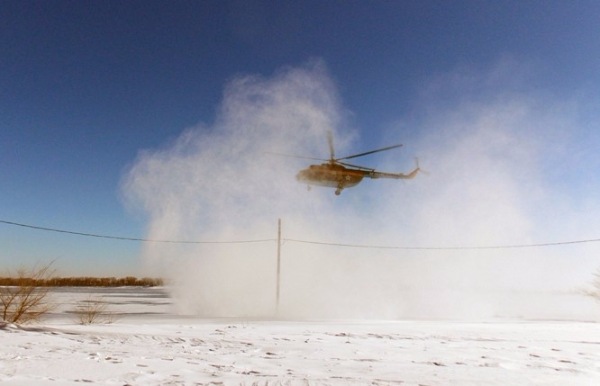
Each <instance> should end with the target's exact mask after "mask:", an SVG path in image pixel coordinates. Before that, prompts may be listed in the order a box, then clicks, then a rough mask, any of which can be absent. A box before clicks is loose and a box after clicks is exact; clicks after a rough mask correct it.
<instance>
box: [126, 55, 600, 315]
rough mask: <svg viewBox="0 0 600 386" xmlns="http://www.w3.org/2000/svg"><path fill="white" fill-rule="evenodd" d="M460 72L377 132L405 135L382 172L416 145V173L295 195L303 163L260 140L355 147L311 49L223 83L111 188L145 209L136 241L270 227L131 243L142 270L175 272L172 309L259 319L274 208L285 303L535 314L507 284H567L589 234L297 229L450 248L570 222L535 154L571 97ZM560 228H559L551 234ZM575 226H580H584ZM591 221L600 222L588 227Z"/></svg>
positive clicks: (269, 282)
mask: <svg viewBox="0 0 600 386" xmlns="http://www.w3.org/2000/svg"><path fill="white" fill-rule="evenodd" d="M475 78H476V79H480V80H481V79H482V78H485V79H486V82H484V83H485V87H484V88H487V89H498V88H500V89H502V76H500V75H499V72H498V71H496V70H494V71H491V75H489V78H486V75H485V73H483V74H479V75H478V77H475ZM469 79H470V80H468V81H465V80H464V79H463V78H461V77H457V76H455V75H452V76H448V77H447V79H437V80H436V86H435V87H431V88H429V90H430V91H431V90H432V89H433V90H435V91H439V90H442V91H444V89H452V90H456V89H457V86H458V89H463V90H466V92H465V94H464V95H461V96H460V97H459V98H457V97H454V98H453V101H454V103H448V102H447V100H445V101H444V103H443V106H442V105H440V104H439V103H436V99H435V98H424V101H426V102H427V103H428V106H435V105H436V104H437V107H438V108H437V109H430V108H422V110H421V111H423V112H426V113H427V114H428V115H427V116H426V117H424V118H423V117H421V118H420V119H415V121H414V122H409V121H399V122H398V124H397V125H392V127H391V129H390V130H389V131H388V132H385V133H381V135H382V137H388V138H395V139H400V140H402V137H403V136H404V134H408V133H407V132H406V130H405V128H406V127H408V126H411V131H412V133H411V134H410V136H409V137H410V138H411V139H414V140H415V142H414V143H405V148H404V150H403V151H404V152H405V153H403V154H402V155H400V156H399V155H398V154H390V153H391V152H390V153H386V154H382V158H381V159H382V161H381V162H382V164H381V166H382V169H383V170H386V171H408V170H409V169H410V168H411V166H412V165H411V158H410V157H412V156H413V155H419V156H420V158H421V163H422V166H423V167H424V168H425V169H427V170H428V171H429V172H430V174H429V175H428V176H419V177H418V178H417V179H415V180H410V181H406V182H405V181H395V180H375V181H369V180H366V181H364V182H363V183H362V184H361V185H359V186H358V187H356V188H352V189H348V190H345V191H344V192H343V193H342V195H341V196H340V197H336V196H335V195H334V194H333V190H331V189H325V188H315V189H313V190H312V191H310V192H308V191H307V190H306V188H305V187H304V186H302V185H301V184H299V183H297V182H296V181H295V179H294V175H295V174H296V172H297V171H298V170H299V169H301V168H302V167H305V166H306V165H307V164H308V163H310V162H311V161H304V160H298V159H294V158H282V157H276V156H273V155H269V154H266V153H267V152H278V153H288V154H298V155H307V156H313V157H325V158H326V157H327V156H328V148H327V143H326V132H327V131H328V130H331V131H333V133H334V137H335V141H336V150H337V154H344V153H348V151H347V150H350V145H351V144H356V143H360V141H356V139H357V137H358V136H357V133H356V132H355V131H353V130H349V129H348V128H347V127H348V126H347V121H346V119H345V116H346V112H345V111H344V109H343V106H342V104H341V102H340V101H339V97H338V95H337V92H336V89H335V85H334V84H333V83H332V81H331V79H330V77H329V76H328V74H327V71H326V69H325V68H324V65H323V64H322V63H321V62H313V63H310V64H308V65H305V66H302V67H297V68H286V69H282V70H281V71H279V72H278V73H276V74H275V75H273V76H272V77H268V78H265V77H259V76H242V77H238V78H236V79H234V80H233V81H232V82H230V83H229V84H228V85H227V87H226V89H225V93H224V98H223V102H222V107H221V109H220V111H219V114H218V118H217V119H216V121H215V123H214V124H212V125H198V126H197V127H193V128H190V129H188V130H186V131H185V132H184V133H183V134H182V135H181V136H180V137H179V138H178V139H177V140H176V141H174V142H173V143H171V144H168V145H167V146H165V147H164V148H163V149H159V150H155V151H145V152H143V153H141V154H140V156H139V158H138V160H137V162H136V163H135V165H134V166H133V167H132V168H131V170H130V172H129V174H128V176H127V178H126V180H125V183H124V190H125V192H126V194H127V196H128V197H129V200H130V201H131V202H133V203H134V204H135V205H137V206H139V207H141V209H142V210H143V211H144V212H145V213H147V216H148V235H147V237H148V238H150V239H155V240H207V241H225V242H227V241H236V240H262V239H269V240H268V241H265V242H257V243H243V244H229V243H224V244H173V243H171V244H168V243H150V244H147V245H146V247H145V249H144V252H143V255H144V256H143V257H144V261H145V262H146V263H147V265H148V267H149V268H150V269H153V271H150V272H151V273H152V274H159V275H162V276H163V277H165V278H166V279H167V280H168V281H169V282H170V283H172V284H171V288H172V295H173V297H174V298H175V300H176V304H177V305H178V307H179V310H180V312H182V313H189V314H196V315H201V316H213V317H217V316H242V317H258V316H273V315H274V313H275V286H276V275H275V274H276V265H275V264H276V243H275V241H274V239H275V238H276V236H277V233H276V232H277V228H276V226H277V219H278V218H281V219H282V220H283V238H284V239H285V240H286V241H285V242H284V244H283V247H282V255H281V256H282V266H281V300H280V305H279V316H281V317H312V318H322V317H334V318H349V317H351V318H405V317H447V318H448V317H449V318H484V317H493V316H530V317H532V316H535V315H539V312H538V313H537V314H536V311H535V310H533V307H534V306H535V303H537V304H539V301H537V300H524V302H523V303H522V304H519V303H518V302H515V300H516V299H515V296H520V298H519V300H523V296H521V295H515V293H516V292H515V291H522V290H524V289H527V290H549V289H553V290H556V289H559V290H565V289H569V288H572V287H573V286H576V285H578V284H580V283H583V282H582V280H585V279H586V278H587V277H589V276H586V275H588V274H589V275H591V272H592V271H593V270H594V269H595V266H596V265H597V264H598V261H597V260H594V259H595V257H594V254H595V255H597V252H598V248H597V246H595V245H584V246H581V247H577V246H575V247H557V248H553V249H552V248H525V249H518V248H515V249H497V250H495V249H493V250H469V249H434V250H412V249H378V248H349V247H340V246H327V245H320V244H311V243H299V242H297V241H294V240H305V241H322V242H334V243H342V244H360V245H375V246H402V247H425V248H428V247H451V248H460V247H476V246H493V245H499V246H502V245H517V244H530V243H534V242H545V241H556V240H562V237H567V236H569V237H574V238H577V237H578V236H579V235H582V234H581V233H580V232H581V230H582V229H581V228H582V227H581V226H579V222H578V221H579V220H580V219H581V217H580V216H576V215H572V217H571V218H570V219H569V220H564V216H563V218H562V219H556V220H553V219H554V217H553V213H554V209H555V208H560V210H559V211H560V212H561V214H563V215H564V214H565V213H572V212H571V209H572V205H571V204H570V203H569V202H567V203H563V204H561V203H557V202H555V200H556V199H557V197H559V196H561V195H564V194H565V193H564V192H563V191H556V190H554V189H553V188H552V186H549V185H548V179H547V178H546V177H545V172H546V167H547V165H555V164H556V163H555V162H550V163H549V162H547V161H548V159H549V158H552V157H553V156H555V155H560V154H561V150H564V149H560V148H557V147H560V146H556V143H555V141H562V142H559V143H561V144H563V145H564V144H568V143H570V142H569V140H568V138H567V139H566V137H568V135H567V134H565V132H564V131H565V128H567V127H570V125H572V124H573V123H574V120H575V118H574V117H575V116H576V114H575V113H574V112H573V111H572V109H571V108H569V107H568V105H567V104H561V103H557V102H556V101H549V100H548V99H547V98H545V97H541V96H540V95H538V94H534V93H527V92H523V91H522V90H508V91H506V90H504V91H506V92H503V93H500V95H498V94H494V95H491V94H486V93H485V92H483V93H482V90H481V89H476V91H477V92H474V91H473V88H472V87H471V86H472V84H471V83H470V82H472V81H473V79H474V78H473V77H469ZM484 94H485V95H484ZM443 97H444V92H442V93H441V95H440V98H443ZM438 102H439V101H438ZM429 103H431V104H429ZM415 130H416V133H417V134H415ZM407 136H408V135H407ZM384 145H385V144H384ZM354 149H355V150H357V151H362V150H368V149H364V148H361V147H360V146H359V145H356V146H354ZM549 149H551V150H549ZM555 176H556V174H555ZM587 214H588V219H591V218H592V217H593V216H590V214H589V213H587ZM563 220H564V221H563ZM561 222H562V223H561ZM564 227H570V228H572V229H573V231H572V232H564ZM589 227H592V225H591V224H589V223H588V228H587V231H588V232H590V233H587V234H592V233H593V232H594V229H591V230H590V228H589ZM595 231H596V232H597V233H596V234H600V229H598V227H596V228H595ZM596 237H597V236H596ZM292 239H293V240H292ZM567 248H569V249H567ZM574 258H576V259H577V260H578V262H577V266H578V268H577V269H573V264H574V263H573V259H574ZM595 264H596V265H595ZM569 268H570V271H567V270H568V269H569ZM561 275H562V276H561ZM545 311H547V309H546V310H545Z"/></svg>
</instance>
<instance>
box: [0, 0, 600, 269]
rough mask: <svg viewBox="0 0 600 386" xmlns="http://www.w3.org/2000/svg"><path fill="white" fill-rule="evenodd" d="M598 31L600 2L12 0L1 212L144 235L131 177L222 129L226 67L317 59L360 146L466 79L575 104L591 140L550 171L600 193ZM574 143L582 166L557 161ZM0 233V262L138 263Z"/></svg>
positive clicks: (577, 192) (5, 27)
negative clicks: (128, 188) (195, 134)
mask: <svg viewBox="0 0 600 386" xmlns="http://www.w3.org/2000/svg"><path fill="white" fill-rule="evenodd" d="M599 36H600V2H598V1H593V0H590V1H554V0H550V1H485V0H478V1H457V2H451V1H426V0H423V1H149V0H144V1H125V2H123V1H27V0H18V1H11V0H4V1H2V2H1V3H0V220H5V221H12V222H17V223H24V224H31V225H37V226H42V227H51V228H58V229H66V230H71V231H77V232H84V233H94V234H104V235H115V236H122V237H133V238H143V237H146V234H147V233H146V226H147V223H146V219H145V217H144V216H143V215H142V214H140V213H138V212H135V211H132V210H130V209H128V207H127V205H125V204H124V202H123V201H124V200H123V194H122V188H121V184H122V180H123V178H124V175H125V173H126V171H127V170H128V169H129V168H130V167H131V165H132V164H134V163H135V162H136V159H137V157H138V155H139V154H140V151H142V150H144V149H160V148H163V147H164V146H167V145H168V144H169V143H172V142H173V141H175V140H176V139H177V138H178V137H179V136H180V135H181V133H182V132H183V131H184V130H185V129H186V128H189V127H194V126H197V125H199V124H200V125H204V126H206V127H208V128H209V127H211V125H213V123H214V122H215V120H217V119H218V111H219V109H220V106H221V103H222V101H223V95H224V90H225V89H226V86H227V85H228V84H229V82H231V80H232V79H235V78H236V77H240V76H243V75H247V74H250V75H253V74H257V75H260V76H263V77H265V78H269V77H271V76H273V74H276V73H277V72H278V71H281V69H282V68H287V67H301V66H304V65H305V64H306V63H308V62H310V61H315V60H317V61H319V62H320V63H322V65H323V66H324V67H325V68H326V73H327V77H328V78H329V79H330V80H331V81H332V83H333V84H334V87H335V89H336V92H337V94H338V96H339V101H340V104H341V105H342V106H343V110H344V111H345V112H346V113H347V116H348V117H347V122H349V123H350V125H351V126H352V127H353V128H354V129H356V131H357V133H358V137H359V138H360V139H359V140H358V141H356V143H355V146H353V147H352V150H356V151H361V150H368V149H369V148H371V147H372V146H379V145H382V144H384V145H385V144H387V143H386V142H385V141H386V140H387V138H393V139H394V140H400V141H402V142H405V143H406V142H408V143H410V141H416V140H417V138H420V139H423V138H435V135H436V130H442V128H440V127H432V126H429V127H426V125H424V124H423V122H428V121H427V120H428V118H427V116H428V114H429V113H430V112H431V111H432V110H431V109H434V108H437V107H439V108H444V107H447V106H452V105H453V104H455V103H457V102H456V101H458V100H461V98H462V97H463V96H464V94H466V93H469V94H470V95H471V96H473V95H477V93H482V94H485V95H490V94H494V93H495V92H496V89H495V88H497V89H498V94H501V93H506V92H507V91H510V92H513V93H523V95H527V96H531V95H536V96H537V97H538V98H539V99H537V100H538V101H540V100H551V101H552V102H551V103H553V104H560V105H561V106H565V105H566V106H570V107H569V108H570V109H572V111H575V112H573V113H569V114H570V115H569V119H573V120H575V121H577V122H579V123H581V126H580V127H579V128H578V133H577V135H575V138H574V139H573V143H574V144H576V146H579V147H578V148H577V149H579V150H577V151H576V152H575V153H572V152H570V151H565V153H564V154H563V158H559V159H554V160H550V161H548V163H547V165H546V167H545V168H544V167H542V168H541V169H542V170H546V171H547V172H548V174H547V175H546V176H545V177H544V178H545V179H546V180H547V181H553V179H554V182H556V183H559V184H565V185H568V187H565V189H564V190H561V191H560V195H562V196H563V197H564V196H566V197H574V196H577V197H584V198H585V199H586V200H588V201H590V200H594V197H593V196H592V193H591V191H592V190H593V189H594V188H597V187H599V186H600V184H598V177H597V176H596V174H595V173H596V172H597V170H598V169H596V168H595V167H596V166H598V165H599V164H598V159H597V158H594V157H595V156H594V155H592V151H591V150H590V146H592V145H593V144H600V141H598V135H597V134H595V133H596V132H598V131H600V128H599V127H598V121H596V120H595V119H596V118H597V117H598V114H597V113H594V112H595V111H596V110H597V108H598V107H599V106H600V105H599V104H598V100H599V98H600V39H599ZM497 73H500V75H498V77H497V78H495V75H497ZM513 75H514V76H513ZM455 82H460V84H458V83H455ZM432 95H433V96H432ZM475 98H476V97H475ZM398 122H404V124H402V125H399V126H398V127H401V129H398V130H397V131H396V132H394V134H393V135H390V133H389V128H390V127H392V126H395V125H398ZM411 123H412V124H414V125H413V126H411V125H410V124H411ZM429 123H431V122H429ZM207 130H208V129H207ZM565 130H568V129H565ZM382 136H385V137H386V139H385V140H381V138H380V137H382ZM584 145H585V146H584ZM581 146H583V147H581ZM581 149H583V150H581ZM408 154H409V155H410V156H412V155H413V154H412V153H408ZM429 156H431V154H429ZM578 156H580V158H578V160H580V161H582V162H583V161H585V165H586V166H585V168H584V169H583V170H578V169H574V170H570V172H569V173H568V174H566V173H565V174H553V172H552V170H555V169H554V168H555V167H557V165H559V164H563V163H565V162H566V163H569V162H568V161H565V160H566V159H567V158H569V159H573V158H577V157H578ZM563 161H564V162H563ZM423 162H427V161H426V160H423ZM430 164H433V162H430ZM569 165H572V166H577V167H579V164H571V163H569ZM409 166H410V164H409ZM432 174H433V175H435V171H432ZM292 178H293V176H292ZM357 189H358V188H357ZM346 193H350V192H349V191H348V192H344V195H345V194H346ZM559 236H560V235H559ZM569 236H572V237H575V238H577V237H579V236H578V234H577V233H575V234H573V235H569ZM581 237H600V234H597V235H595V236H594V235H589V234H588V235H581ZM544 241H552V240H544ZM0 245H1V248H0V249H1V250H0V270H1V269H9V268H10V269H14V267H16V266H19V265H29V264H33V263H35V262H47V261H49V260H56V263H55V264H56V266H57V268H58V270H59V271H60V272H61V273H64V274H86V275H88V274H89V275H104V274H109V275H122V274H133V275H138V274H139V271H138V269H137V267H138V255H139V254H140V250H141V245H140V243H136V242H130V241H119V240H103V239H93V238H86V237H81V236H75V235H67V234H58V233H51V232H43V231H39V230H33V229H25V228H20V227H15V226H11V225H7V224H0Z"/></svg>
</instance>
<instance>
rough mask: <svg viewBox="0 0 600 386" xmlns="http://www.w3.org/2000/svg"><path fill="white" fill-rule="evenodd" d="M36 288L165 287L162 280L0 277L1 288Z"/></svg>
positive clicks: (149, 278)
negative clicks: (24, 286)
mask: <svg viewBox="0 0 600 386" xmlns="http://www.w3.org/2000/svg"><path fill="white" fill-rule="evenodd" d="M23 285H26V286H36V287H157V286H162V285H164V282H163V280H162V279H160V278H151V277H143V278H137V277H134V276H126V277H119V278H117V277H51V278H35V277H0V286H23Z"/></svg>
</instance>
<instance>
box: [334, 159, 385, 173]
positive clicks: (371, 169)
mask: <svg viewBox="0 0 600 386" xmlns="http://www.w3.org/2000/svg"><path fill="white" fill-rule="evenodd" d="M336 163H337V164H340V165H344V166H350V167H351V168H357V169H360V170H366V171H369V172H374V171H375V168H368V167H366V166H360V165H353V164H349V163H347V162H339V161H336Z"/></svg>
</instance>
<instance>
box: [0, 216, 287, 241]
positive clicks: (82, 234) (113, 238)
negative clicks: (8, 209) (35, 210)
mask: <svg viewBox="0 0 600 386" xmlns="http://www.w3.org/2000/svg"><path fill="white" fill-rule="evenodd" d="M0 223H3V224H7V225H14V226H18V227H23V228H30V229H37V230H42V231H49V232H58V233H67V234H71V235H77V236H85V237H95V238H101V239H111V240H124V241H140V242H145V243H169V244H248V243H263V242H271V241H277V239H255V240H229V241H194V240H153V239H144V238H138V237H123V236H111V235H100V234H95V233H85V232H75V231H69V230H64V229H56V228H48V227H42V226H38V225H29V224H21V223H17V222H13V221H6V220H0Z"/></svg>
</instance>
